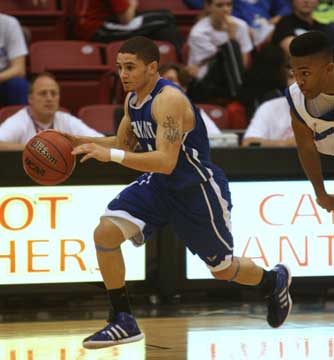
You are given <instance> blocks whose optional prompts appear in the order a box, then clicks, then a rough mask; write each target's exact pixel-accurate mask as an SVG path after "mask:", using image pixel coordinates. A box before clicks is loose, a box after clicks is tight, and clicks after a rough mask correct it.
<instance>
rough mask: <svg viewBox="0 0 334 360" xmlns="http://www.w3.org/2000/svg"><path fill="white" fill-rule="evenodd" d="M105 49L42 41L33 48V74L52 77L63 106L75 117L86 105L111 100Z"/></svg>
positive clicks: (88, 44) (87, 45) (31, 49)
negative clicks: (56, 84)
mask: <svg viewBox="0 0 334 360" xmlns="http://www.w3.org/2000/svg"><path fill="white" fill-rule="evenodd" d="M103 50H104V46H103V45H101V44H98V43H87V42H85V41H70V40H64V41H40V42H36V43H34V44H32V45H31V47H30V55H29V56H30V57H29V58H30V71H31V73H33V74H38V73H40V72H42V71H49V72H51V73H53V74H54V75H55V76H56V78H57V81H58V83H59V85H60V89H61V102H62V104H63V105H64V106H65V107H66V108H68V109H70V111H71V112H73V113H76V112H77V111H78V109H79V108H80V107H82V106H84V105H90V104H102V103H103V104H105V103H108V102H109V100H110V71H109V67H108V66H107V65H106V64H104V62H103V56H102V51H103Z"/></svg>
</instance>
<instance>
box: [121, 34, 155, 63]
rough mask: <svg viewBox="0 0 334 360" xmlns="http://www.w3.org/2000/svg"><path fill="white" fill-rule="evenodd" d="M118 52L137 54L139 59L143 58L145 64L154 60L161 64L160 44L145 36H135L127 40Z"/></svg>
mask: <svg viewBox="0 0 334 360" xmlns="http://www.w3.org/2000/svg"><path fill="white" fill-rule="evenodd" d="M118 53H122V54H134V55H137V57H138V59H141V60H143V61H144V63H145V64H149V63H151V62H153V61H156V62H157V63H158V64H159V61H160V51H159V48H158V46H157V45H156V44H155V43H154V41H152V40H151V39H149V38H147V37H145V36H135V37H132V38H130V39H129V40H127V41H125V42H124V43H123V44H122V46H121V48H120V49H119V50H118Z"/></svg>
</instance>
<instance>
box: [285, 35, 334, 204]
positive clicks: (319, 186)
mask: <svg viewBox="0 0 334 360" xmlns="http://www.w3.org/2000/svg"><path fill="white" fill-rule="evenodd" d="M290 56H291V67H292V70H293V72H294V75H295V78H296V83H294V84H292V85H291V86H290V87H289V89H288V90H287V92H286V95H287V98H288V101H289V103H290V107H291V118H292V128H293V131H294V134H295V138H296V142H297V148H298V154H299V159H300V162H301V164H302V166H303V168H304V171H305V174H306V176H307V177H308V178H309V180H310V181H311V183H312V185H313V188H314V191H315V194H316V197H317V202H318V204H319V205H320V206H321V207H322V208H324V209H326V210H327V211H331V210H333V209H334V196H333V195H329V194H327V192H326V190H325V187H324V179H323V174H322V169H321V161H320V156H319V152H320V153H323V154H329V155H334V63H333V44H332V43H331V42H330V40H329V39H328V38H327V36H326V35H325V34H324V33H322V32H320V31H310V32H307V33H305V34H303V35H300V36H298V37H296V38H295V39H294V40H293V41H292V42H291V44H290Z"/></svg>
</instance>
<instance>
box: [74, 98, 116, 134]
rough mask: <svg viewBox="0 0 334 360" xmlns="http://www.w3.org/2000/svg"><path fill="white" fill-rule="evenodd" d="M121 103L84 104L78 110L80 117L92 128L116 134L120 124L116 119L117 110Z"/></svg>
mask: <svg viewBox="0 0 334 360" xmlns="http://www.w3.org/2000/svg"><path fill="white" fill-rule="evenodd" d="M120 107H121V106H120V105H115V104H97V105H89V106H84V107H82V108H81V109H79V111H78V118H79V119H81V120H82V121H83V122H85V123H86V124H87V125H88V126H90V127H91V128H93V129H95V130H97V131H100V132H101V133H104V134H107V135H114V134H116V132H117V127H118V124H117V123H116V121H115V116H114V115H115V110H116V109H119V108H120Z"/></svg>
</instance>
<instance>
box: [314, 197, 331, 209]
mask: <svg viewBox="0 0 334 360" xmlns="http://www.w3.org/2000/svg"><path fill="white" fill-rule="evenodd" d="M316 200H317V204H318V205H319V206H321V207H322V208H323V209H325V210H327V211H328V212H331V211H333V210H334V195H329V194H325V195H322V196H320V197H317V199H316Z"/></svg>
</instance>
